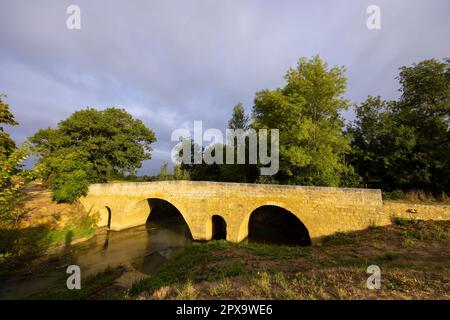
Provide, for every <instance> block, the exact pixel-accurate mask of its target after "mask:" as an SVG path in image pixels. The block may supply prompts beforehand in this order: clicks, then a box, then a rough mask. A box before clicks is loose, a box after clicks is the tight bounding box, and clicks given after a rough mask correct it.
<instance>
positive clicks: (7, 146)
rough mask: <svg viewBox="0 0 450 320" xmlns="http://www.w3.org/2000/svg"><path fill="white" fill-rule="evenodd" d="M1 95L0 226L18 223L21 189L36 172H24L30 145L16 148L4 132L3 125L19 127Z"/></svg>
mask: <svg viewBox="0 0 450 320" xmlns="http://www.w3.org/2000/svg"><path fill="white" fill-rule="evenodd" d="M4 97H6V95H4V94H0V224H1V225H6V226H9V225H10V224H11V223H17V222H18V219H19V217H20V215H21V211H20V210H19V209H18V208H15V207H14V204H15V202H16V200H17V199H18V198H19V196H20V194H21V192H20V188H21V187H22V186H24V185H25V184H26V183H28V182H29V181H30V180H32V179H33V178H34V175H35V172H31V171H29V170H23V169H22V168H21V167H22V162H23V161H24V160H25V159H26V158H27V157H28V156H29V145H28V144H26V143H25V144H23V145H21V146H20V147H16V144H15V142H14V141H13V140H12V139H11V137H10V136H9V134H8V133H6V132H5V131H4V128H3V125H5V124H6V125H17V124H18V123H17V122H16V121H15V120H14V115H13V114H12V113H11V111H10V110H9V105H8V104H7V103H6V102H4V101H3V99H2V98H4Z"/></svg>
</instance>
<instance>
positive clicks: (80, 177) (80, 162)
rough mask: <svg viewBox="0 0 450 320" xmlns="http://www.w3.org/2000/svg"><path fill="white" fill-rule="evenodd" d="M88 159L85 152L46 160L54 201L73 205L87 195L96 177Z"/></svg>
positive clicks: (45, 164)
mask: <svg viewBox="0 0 450 320" xmlns="http://www.w3.org/2000/svg"><path fill="white" fill-rule="evenodd" d="M86 158H87V155H86V153H84V152H73V153H69V154H64V155H57V156H55V157H52V158H48V159H47V160H46V162H45V163H44V166H45V167H46V169H47V170H48V171H49V172H51V174H50V175H49V176H48V179H47V181H48V185H49V187H50V188H51V189H52V191H53V200H55V201H57V202H70V203H72V202H74V201H75V200H77V199H78V198H79V197H81V196H84V195H86V194H87V192H88V189H89V184H90V183H91V182H92V180H93V179H95V175H94V173H93V170H92V166H91V165H90V163H89V162H88V161H87V160H86Z"/></svg>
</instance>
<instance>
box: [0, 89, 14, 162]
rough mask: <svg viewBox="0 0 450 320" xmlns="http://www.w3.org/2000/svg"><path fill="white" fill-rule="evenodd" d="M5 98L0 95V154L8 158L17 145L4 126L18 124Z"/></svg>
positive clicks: (3, 95)
mask: <svg viewBox="0 0 450 320" xmlns="http://www.w3.org/2000/svg"><path fill="white" fill-rule="evenodd" d="M4 98H6V95H5V94H0V154H1V155H5V156H7V155H10V154H11V153H12V152H13V151H14V150H15V148H16V144H15V143H14V140H12V139H11V137H10V136H9V134H8V133H7V132H5V130H4V128H3V125H10V126H15V125H17V124H18V123H17V121H15V120H14V115H13V114H12V113H11V111H10V110H9V105H8V104H7V103H6V102H5V101H4V100H3V99H4Z"/></svg>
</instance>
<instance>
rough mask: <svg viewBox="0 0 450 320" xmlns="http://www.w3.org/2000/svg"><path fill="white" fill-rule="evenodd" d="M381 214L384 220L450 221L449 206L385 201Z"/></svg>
mask: <svg viewBox="0 0 450 320" xmlns="http://www.w3.org/2000/svg"><path fill="white" fill-rule="evenodd" d="M383 213H384V214H385V216H386V218H391V217H401V218H407V219H412V218H415V219H419V220H450V205H448V204H421V203H411V202H399V201H385V202H384V205H383Z"/></svg>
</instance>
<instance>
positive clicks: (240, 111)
mask: <svg viewBox="0 0 450 320" xmlns="http://www.w3.org/2000/svg"><path fill="white" fill-rule="evenodd" d="M249 126H250V117H249V116H248V115H247V114H246V113H245V110H244V107H243V106H242V103H240V102H239V103H238V104H237V105H235V106H234V107H233V113H232V115H231V119H230V120H229V121H228V129H243V130H248V128H249Z"/></svg>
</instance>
